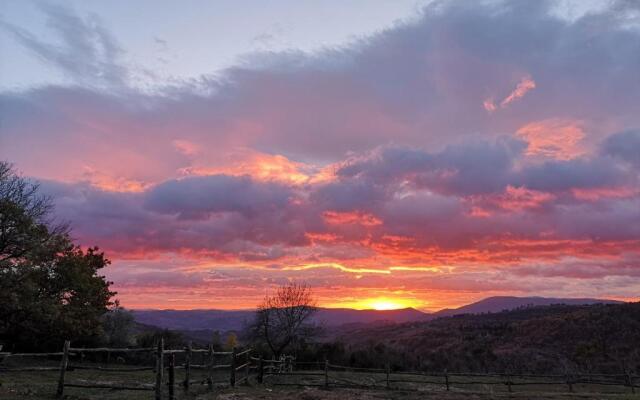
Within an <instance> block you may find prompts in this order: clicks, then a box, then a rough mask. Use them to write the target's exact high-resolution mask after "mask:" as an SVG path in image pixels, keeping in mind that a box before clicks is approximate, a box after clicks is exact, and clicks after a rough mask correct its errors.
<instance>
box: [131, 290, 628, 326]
mask: <svg viewBox="0 0 640 400" xmlns="http://www.w3.org/2000/svg"><path fill="white" fill-rule="evenodd" d="M597 303H604V304H618V303H620V302H618V301H614V300H600V299H562V298H546V297H510V296H498V297H488V298H486V299H484V300H480V301H478V302H476V303H472V304H468V305H466V306H462V307H460V308H455V309H444V310H441V311H438V312H435V313H432V314H428V313H424V312H422V311H419V310H416V309H414V308H403V309H399V310H354V309H350V308H320V309H318V312H317V313H316V314H315V315H314V317H313V319H314V322H316V323H318V324H320V325H322V326H324V327H326V328H336V327H340V326H342V327H349V328H354V327H359V326H362V325H369V324H375V325H381V324H382V325H385V324H390V323H393V324H398V323H404V322H421V321H427V320H432V319H436V318H439V317H447V316H452V315H459V314H482V313H495V312H500V311H504V310H513V309H517V308H523V307H533V306H547V305H553V304H565V305H589V304H597ZM132 312H133V315H134V317H135V319H136V322H138V323H141V324H145V325H153V326H157V327H159V328H166V329H172V330H179V331H214V330H219V331H221V332H226V331H239V330H241V329H242V328H243V327H244V326H245V325H246V323H248V322H250V321H251V319H252V318H253V314H254V311H253V310H235V311H227V310H133V311H132Z"/></svg>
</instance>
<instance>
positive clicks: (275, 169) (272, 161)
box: [180, 143, 314, 184]
mask: <svg viewBox="0 0 640 400" xmlns="http://www.w3.org/2000/svg"><path fill="white" fill-rule="evenodd" d="M181 146H183V147H182V148H184V143H183V144H181ZM189 149H191V147H187V148H186V150H189ZM229 158H231V159H230V160H228V163H226V164H225V165H223V166H216V167H211V166H193V167H188V168H183V169H181V170H180V172H181V173H182V174H183V175H216V174H225V175H233V176H242V175H249V176H251V177H252V178H254V179H256V180H265V181H268V180H273V181H280V182H287V183H292V184H302V183H305V182H307V181H309V180H310V179H311V177H312V176H313V175H314V174H313V172H314V167H312V166H310V165H308V164H305V163H301V162H296V161H292V160H289V159H288V158H287V157H285V156H282V155H279V154H266V153H259V152H256V151H252V150H248V149H242V150H238V151H236V152H235V153H234V154H233V156H232V157H229Z"/></svg>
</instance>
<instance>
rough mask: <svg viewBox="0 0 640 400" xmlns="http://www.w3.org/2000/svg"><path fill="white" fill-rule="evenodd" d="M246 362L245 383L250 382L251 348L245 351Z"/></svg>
mask: <svg viewBox="0 0 640 400" xmlns="http://www.w3.org/2000/svg"><path fill="white" fill-rule="evenodd" d="M245 364H246V367H245V368H244V383H245V385H248V384H249V369H250V368H251V350H247V352H246V353H245Z"/></svg>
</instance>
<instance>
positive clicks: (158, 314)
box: [132, 310, 253, 331]
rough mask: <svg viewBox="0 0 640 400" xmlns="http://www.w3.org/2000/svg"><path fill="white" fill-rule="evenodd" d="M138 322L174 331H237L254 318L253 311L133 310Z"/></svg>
mask: <svg viewBox="0 0 640 400" xmlns="http://www.w3.org/2000/svg"><path fill="white" fill-rule="evenodd" d="M132 313H133V316H134V318H135V320H136V322H139V323H142V324H146V325H153V326H157V327H159V328H166V329H172V330H181V331H184V330H191V331H197V330H214V331H215V330H219V331H237V330H240V329H242V327H243V326H244V324H245V322H248V321H250V320H251V318H252V317H253V311H251V310H237V311H227V310H132Z"/></svg>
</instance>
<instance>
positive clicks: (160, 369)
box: [155, 338, 164, 400]
mask: <svg viewBox="0 0 640 400" xmlns="http://www.w3.org/2000/svg"><path fill="white" fill-rule="evenodd" d="M163 373H164V339H163V338H160V340H159V341H158V346H157V350H156V383H155V392H156V400H162V374H163Z"/></svg>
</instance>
